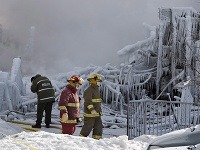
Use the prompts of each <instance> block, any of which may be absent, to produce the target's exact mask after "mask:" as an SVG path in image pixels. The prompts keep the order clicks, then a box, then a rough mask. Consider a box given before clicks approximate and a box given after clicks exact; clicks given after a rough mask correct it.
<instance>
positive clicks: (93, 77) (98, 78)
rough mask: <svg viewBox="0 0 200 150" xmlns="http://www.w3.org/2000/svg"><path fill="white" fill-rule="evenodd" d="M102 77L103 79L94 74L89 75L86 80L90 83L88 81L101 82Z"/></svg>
mask: <svg viewBox="0 0 200 150" xmlns="http://www.w3.org/2000/svg"><path fill="white" fill-rule="evenodd" d="M102 77H103V76H102V75H100V74H98V73H94V74H92V75H90V76H89V78H88V79H87V80H88V81H90V79H95V80H97V81H100V82H102Z"/></svg>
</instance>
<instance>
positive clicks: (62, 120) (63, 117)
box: [61, 113, 68, 123]
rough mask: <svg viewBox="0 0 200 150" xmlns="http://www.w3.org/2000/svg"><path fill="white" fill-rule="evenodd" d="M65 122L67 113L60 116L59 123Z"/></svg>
mask: <svg viewBox="0 0 200 150" xmlns="http://www.w3.org/2000/svg"><path fill="white" fill-rule="evenodd" d="M67 120H68V114H67V113H64V114H63V115H62V118H61V122H63V123H66V122H67Z"/></svg>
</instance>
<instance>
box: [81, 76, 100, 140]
mask: <svg viewBox="0 0 200 150" xmlns="http://www.w3.org/2000/svg"><path fill="white" fill-rule="evenodd" d="M101 78H102V76H101V75H100V74H92V75H91V76H90V77H89V78H88V79H87V80H88V81H89V83H90V86H89V87H88V88H87V89H86V90H85V91H84V95H83V98H84V125H83V127H82V129H81V132H80V136H84V137H87V136H88V135H89V134H90V132H91V131H92V130H93V134H92V137H93V138H94V139H101V138H102V131H103V125H102V120H101V114H102V110H101V102H102V99H101V97H100V91H99V85H100V83H101V82H102V79H101Z"/></svg>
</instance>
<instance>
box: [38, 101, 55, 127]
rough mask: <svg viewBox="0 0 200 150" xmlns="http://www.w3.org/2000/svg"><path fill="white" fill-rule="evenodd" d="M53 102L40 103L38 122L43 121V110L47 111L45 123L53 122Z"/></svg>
mask: <svg viewBox="0 0 200 150" xmlns="http://www.w3.org/2000/svg"><path fill="white" fill-rule="evenodd" d="M52 105H53V102H45V103H38V105H37V120H36V124H41V123H42V117H43V112H44V111H45V124H51V111H52Z"/></svg>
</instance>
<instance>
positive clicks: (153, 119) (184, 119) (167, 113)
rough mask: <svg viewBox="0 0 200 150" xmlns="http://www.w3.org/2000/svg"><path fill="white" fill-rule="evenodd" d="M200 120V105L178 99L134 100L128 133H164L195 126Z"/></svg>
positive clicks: (129, 116) (128, 120) (130, 137)
mask: <svg viewBox="0 0 200 150" xmlns="http://www.w3.org/2000/svg"><path fill="white" fill-rule="evenodd" d="M199 122H200V105H198V104H195V103H184V102H178V101H163V100H133V101H130V102H129V107H128V115H127V134H128V137H129V139H133V138H135V137H138V136H140V135H143V134H147V135H162V134H165V133H168V132H171V131H174V130H179V129H183V128H188V127H191V126H195V125H196V124H199Z"/></svg>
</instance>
